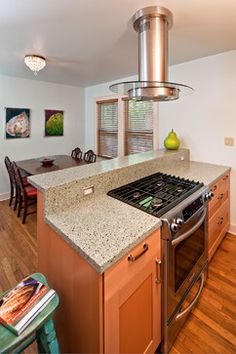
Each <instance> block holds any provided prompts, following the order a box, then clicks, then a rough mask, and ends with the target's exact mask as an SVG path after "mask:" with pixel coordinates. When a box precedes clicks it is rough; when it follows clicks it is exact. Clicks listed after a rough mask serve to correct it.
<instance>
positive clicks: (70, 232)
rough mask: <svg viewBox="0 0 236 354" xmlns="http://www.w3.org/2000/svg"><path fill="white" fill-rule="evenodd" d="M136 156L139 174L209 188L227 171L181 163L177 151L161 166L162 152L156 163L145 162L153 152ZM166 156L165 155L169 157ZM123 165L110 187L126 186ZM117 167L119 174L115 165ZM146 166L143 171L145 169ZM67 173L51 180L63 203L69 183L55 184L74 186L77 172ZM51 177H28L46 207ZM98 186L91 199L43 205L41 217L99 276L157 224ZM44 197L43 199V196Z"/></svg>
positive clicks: (52, 189) (124, 162)
mask: <svg viewBox="0 0 236 354" xmlns="http://www.w3.org/2000/svg"><path fill="white" fill-rule="evenodd" d="M183 153H184V152H183ZM139 155H142V156H141V160H143V161H141V164H144V165H143V166H145V173H146V174H145V175H150V174H152V173H154V172H158V171H160V172H164V173H168V174H172V175H176V176H180V177H183V178H187V179H190V180H195V181H200V182H203V183H204V184H205V185H210V184H213V183H214V182H215V181H216V180H217V179H218V178H220V177H221V176H222V175H223V174H225V173H226V172H227V171H229V167H227V166H218V165H212V164H208V163H200V162H194V161H188V160H185V161H181V158H180V157H181V156H182V152H181V151H180V152H179V153H178V154H176V155H175V154H173V155H172V156H176V159H174V160H173V158H172V160H171V161H170V160H169V162H167V163H163V154H160V153H159V156H155V157H154V159H155V158H157V159H158V158H159V159H160V160H157V161H159V162H158V164H157V165H156V164H153V163H151V162H150V160H153V154H146V156H147V157H148V161H147V162H146V163H145V159H143V156H145V154H139ZM157 155H158V154H157ZM169 156H171V154H170V155H169ZM186 156H187V155H185V157H186ZM164 160H165V159H164ZM166 160H168V158H166ZM137 161H139V163H140V159H138V158H137V156H136V158H135V159H133V162H134V163H132V161H131V165H135V164H136V163H137ZM105 162H110V161H105ZM127 163H128V162H127V159H125V158H123V159H122V161H121V163H119V164H117V163H116V164H115V165H116V166H117V165H119V173H118V172H117V168H114V180H115V183H118V182H119V181H121V180H122V183H123V184H125V183H128V182H130V181H129V178H130V176H128V175H127V182H125V179H124V176H122V171H124V173H125V174H127ZM100 164H101V163H100ZM113 164H114V161H113ZM111 165H112V164H111V163H110V164H109V168H108V167H106V168H105V170H106V171H105V172H104V174H106V173H109V182H107V183H109V188H110V189H111V185H110V183H111V180H112V178H110V177H111V175H110V173H111V171H112V169H111ZM121 165H122V166H123V168H124V170H122V167H120V166H121ZM136 166H137V165H136ZM146 166H148V167H147V168H146ZM89 169H90V173H91V171H92V175H93V176H94V175H95V176H96V174H95V172H94V171H96V173H97V172H98V171H100V172H99V173H100V174H101V170H102V169H104V167H102V166H98V165H97V164H95V165H94V171H93V170H92V165H91V166H89ZM107 169H108V171H107ZM131 169H132V166H131ZM154 169H155V170H154ZM69 170H71V171H69ZM72 170H73V169H67V170H63V171H61V174H62V175H60V174H59V173H57V174H58V176H57V177H58V178H59V180H58V178H57V182H58V183H59V187H58V193H59V194H60V198H59V199H61V198H62V199H63V198H64V200H63V203H64V204H66V198H67V199H69V200H71V195H72V194H70V192H69V189H70V184H69V185H68V183H67V184H66V187H63V185H62V184H61V183H62V182H63V181H65V179H66V178H67V177H68V176H69V175H70V181H71V185H72V184H73V183H74V178H76V174H78V171H72ZM128 171H129V170H128ZM135 171H137V173H138V171H139V172H140V173H143V167H142V168H141V169H139V170H138V169H137V168H136V167H135ZM87 173H89V171H87V170H86V171H85V170H84V171H83V176H84V174H87ZM130 173H131V172H130ZM100 174H98V179H99V180H101V175H100ZM117 174H119V175H120V177H119V178H121V179H117V180H116V178H115V177H116V176H117ZM50 175H51V176H50ZM52 175H54V177H55V173H48V174H45V175H44V176H43V175H41V176H35V177H33V178H32V180H35V181H36V182H35V185H38V184H40V186H38V187H40V189H41V190H44V200H45V201H46V202H45V203H48V204H49V205H50V203H54V204H55V199H53V198H54V194H55V193H56V190H55V187H56V182H55V180H54V181H53V178H52ZM72 176H73V178H72ZM140 176H141V175H138V174H137V175H132V178H134V180H135V179H139V178H140ZM80 177H81V175H80ZM83 178H84V177H83ZM88 178H89V176H88ZM102 178H103V177H102ZM103 181H106V179H103ZM85 182H86V178H85ZM113 183H114V181H113ZM78 185H79V186H80V187H79V188H80V189H81V185H80V184H78V183H76V184H74V186H73V188H76V187H78ZM85 185H86V184H85ZM87 185H88V184H87ZM103 187H104V186H103ZM103 187H102V193H101V194H96V193H95V195H93V196H92V197H91V196H90V197H88V198H87V197H84V198H81V197H80V195H79V194H78V196H79V197H78V200H77V202H76V200H75V201H73V204H72V205H71V206H67V207H66V208H57V209H54V208H48V209H47V208H46V207H45V210H46V211H45V215H44V217H45V221H46V222H47V223H48V224H49V225H50V226H51V227H52V228H53V229H54V230H55V231H56V232H57V233H58V234H59V235H60V236H61V237H63V239H65V241H66V242H68V243H69V244H70V245H71V246H72V247H73V248H74V249H75V250H76V251H78V252H79V253H80V254H81V255H82V256H83V257H84V258H85V259H86V260H87V261H88V262H89V263H90V264H91V265H92V266H93V267H94V268H95V269H96V271H97V272H99V273H103V272H104V271H105V270H106V269H108V268H109V267H110V266H111V265H112V264H114V263H115V262H116V261H117V260H119V259H120V258H121V257H122V256H123V255H125V254H126V253H127V252H129V251H130V250H131V249H132V248H133V247H135V246H136V245H137V244H138V243H140V242H141V241H142V240H144V239H145V238H146V237H147V236H148V235H149V234H150V233H151V232H152V231H154V230H155V229H158V228H159V227H160V226H161V221H160V219H158V218H156V217H153V216H151V215H149V214H147V213H145V212H143V211H140V210H138V209H136V208H134V207H132V206H130V205H127V204H125V203H123V202H120V201H118V200H116V199H114V198H112V197H109V196H107V195H106V188H105V189H104V188H103ZM45 188H46V190H45ZM71 188H72V187H71ZM112 188H115V186H114V185H113V187H112ZM98 189H99V188H98ZM73 190H74V189H73ZM107 190H109V189H107ZM73 193H74V192H73ZM47 194H48V195H49V197H47ZM67 205H69V204H67Z"/></svg>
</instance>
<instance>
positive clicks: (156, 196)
mask: <svg viewBox="0 0 236 354" xmlns="http://www.w3.org/2000/svg"><path fill="white" fill-rule="evenodd" d="M202 186H203V183H200V182H195V181H190V180H188V179H184V178H180V177H176V176H172V175H168V174H165V173H161V172H158V173H155V174H153V175H150V176H147V177H144V178H142V179H139V180H137V181H135V182H132V183H129V184H127V185H125V186H122V187H119V188H116V189H113V190H111V191H110V192H108V193H107V194H108V195H109V196H111V197H114V198H116V199H118V200H121V201H123V202H125V203H128V204H130V205H132V206H134V207H136V208H138V209H141V210H143V211H145V212H147V213H149V214H152V215H154V216H157V217H160V216H161V215H163V214H165V213H166V212H167V211H168V210H170V209H171V208H173V207H174V206H176V205H177V204H179V203H180V202H181V201H182V200H184V199H185V198H186V197H188V196H189V195H190V194H192V193H194V192H195V191H196V190H198V189H200V188H201V187H202Z"/></svg>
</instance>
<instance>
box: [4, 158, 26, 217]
mask: <svg viewBox="0 0 236 354" xmlns="http://www.w3.org/2000/svg"><path fill="white" fill-rule="evenodd" d="M4 162H5V165H6V169H7V172H8V176H9V181H10V199H9V206H11V205H12V202H13V199H14V198H15V203H14V210H16V208H17V203H18V194H17V192H18V190H17V186H16V178H15V172H14V169H13V165H12V161H11V160H10V158H9V157H8V156H5V159H4ZM21 177H22V183H23V185H24V186H25V187H26V186H29V183H28V182H27V177H26V176H22V175H21Z"/></svg>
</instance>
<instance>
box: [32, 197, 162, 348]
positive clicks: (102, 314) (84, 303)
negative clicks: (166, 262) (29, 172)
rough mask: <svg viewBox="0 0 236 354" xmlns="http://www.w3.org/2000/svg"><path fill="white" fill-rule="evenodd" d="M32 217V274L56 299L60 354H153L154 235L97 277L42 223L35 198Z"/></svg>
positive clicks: (157, 307) (156, 322) (156, 320)
mask: <svg viewBox="0 0 236 354" xmlns="http://www.w3.org/2000/svg"><path fill="white" fill-rule="evenodd" d="M37 214H38V216H37V217H38V233H37V239H38V271H40V272H42V273H44V275H45V276H46V277H47V279H48V281H49V283H50V285H51V286H52V287H53V288H55V289H56V291H57V292H58V295H59V298H60V306H59V308H58V310H57V312H56V315H55V324H56V332H57V337H58V339H59V343H60V350H61V352H62V353H105V354H106V353H116V354H118V353H139V354H140V353H143V352H145V353H154V352H155V350H156V348H157V346H158V344H159V343H160V341H161V329H160V328H161V284H160V282H159V279H160V276H161V275H160V274H161V269H160V262H159V261H160V256H161V254H160V242H161V240H160V231H159V230H157V231H155V232H154V233H152V234H151V235H150V236H148V237H147V238H146V239H145V240H144V241H143V242H141V243H140V244H138V245H137V246H136V247H135V248H134V249H133V250H132V251H131V252H130V253H129V254H127V255H125V256H124V257H123V258H122V259H121V260H120V261H119V262H117V263H115V264H114V265H113V266H112V267H111V268H109V269H108V270H107V271H105V273H103V274H99V273H97V272H96V270H95V269H94V268H93V267H92V266H91V265H90V264H89V263H88V262H87V261H86V260H85V259H84V258H83V257H82V256H81V255H80V254H79V253H78V252H76V251H75V250H74V249H73V248H72V247H71V246H70V244H68V243H67V242H65V241H64V240H63V239H62V238H61V237H60V236H59V235H58V234H57V233H56V232H55V231H54V230H53V229H51V228H50V226H49V225H48V224H45V222H44V219H43V198H42V194H41V193H38V213H37ZM144 245H146V246H144ZM139 255H140V257H137V256H139ZM128 257H130V258H129V260H128Z"/></svg>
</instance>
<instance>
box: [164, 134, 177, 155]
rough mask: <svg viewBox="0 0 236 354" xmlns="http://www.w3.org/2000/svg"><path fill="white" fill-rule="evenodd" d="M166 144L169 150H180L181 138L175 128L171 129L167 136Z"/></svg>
mask: <svg viewBox="0 0 236 354" xmlns="http://www.w3.org/2000/svg"><path fill="white" fill-rule="evenodd" d="M164 146H165V148H166V149H168V150H178V148H179V146H180V140H179V138H178V137H177V135H176V133H175V132H174V129H171V132H170V133H169V134H168V136H167V137H166V138H165V140H164Z"/></svg>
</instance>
